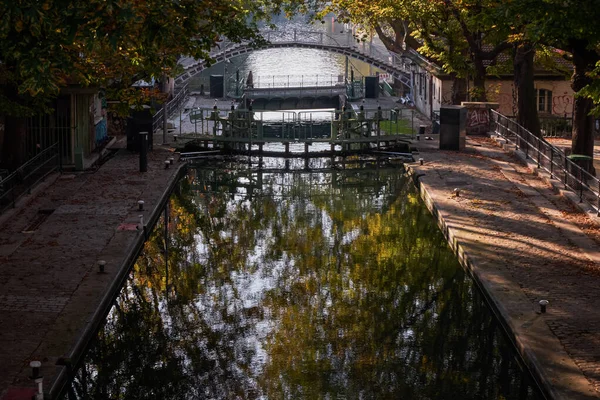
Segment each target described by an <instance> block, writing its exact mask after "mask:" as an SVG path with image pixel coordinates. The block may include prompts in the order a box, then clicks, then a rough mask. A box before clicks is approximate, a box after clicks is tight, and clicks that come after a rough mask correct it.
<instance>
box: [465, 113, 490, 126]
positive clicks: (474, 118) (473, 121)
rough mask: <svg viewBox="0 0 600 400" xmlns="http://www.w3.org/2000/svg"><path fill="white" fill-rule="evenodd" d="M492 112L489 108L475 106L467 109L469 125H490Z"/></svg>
mask: <svg viewBox="0 0 600 400" xmlns="http://www.w3.org/2000/svg"><path fill="white" fill-rule="evenodd" d="M489 123H490V113H489V111H488V110H487V108H473V109H470V110H468V111H467V127H468V128H475V127H478V126H489Z"/></svg>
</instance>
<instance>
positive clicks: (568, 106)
mask: <svg viewBox="0 0 600 400" xmlns="http://www.w3.org/2000/svg"><path fill="white" fill-rule="evenodd" d="M571 113H573V96H570V95H568V94H564V95H562V96H553V97H552V114H558V115H567V114H569V115H570V114H571Z"/></svg>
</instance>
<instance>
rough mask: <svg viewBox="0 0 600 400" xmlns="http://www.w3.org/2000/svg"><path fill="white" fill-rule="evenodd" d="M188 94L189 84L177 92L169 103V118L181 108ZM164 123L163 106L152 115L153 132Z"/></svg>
mask: <svg viewBox="0 0 600 400" xmlns="http://www.w3.org/2000/svg"><path fill="white" fill-rule="evenodd" d="M187 95H188V85H187V84H186V85H185V86H183V88H181V89H180V90H179V91H178V92H177V94H176V95H175V96H174V97H173V98H172V99H171V100H169V102H168V103H167V119H168V118H169V117H170V116H171V115H173V113H174V112H175V111H177V110H179V109H180V108H181V106H182V104H183V102H184V101H185V99H186V97H187ZM162 125H163V108H162V107H161V108H160V110H158V111H157V112H156V113H155V114H154V115H152V132H156V131H157V130H159V129H161V127H162Z"/></svg>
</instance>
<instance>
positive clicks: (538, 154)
mask: <svg viewBox="0 0 600 400" xmlns="http://www.w3.org/2000/svg"><path fill="white" fill-rule="evenodd" d="M536 138H537V166H538V168H539V167H540V165H541V162H540V161H541V155H540V145H541V143H542V141H541V140H540V138H539V137H537V136H536Z"/></svg>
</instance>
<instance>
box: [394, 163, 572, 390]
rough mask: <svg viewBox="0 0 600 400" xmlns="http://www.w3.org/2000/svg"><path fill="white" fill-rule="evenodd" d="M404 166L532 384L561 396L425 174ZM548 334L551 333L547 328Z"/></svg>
mask: <svg viewBox="0 0 600 400" xmlns="http://www.w3.org/2000/svg"><path fill="white" fill-rule="evenodd" d="M405 168H406V170H407V172H408V174H409V176H410V177H411V178H412V180H413V182H414V183H415V185H416V186H417V189H418V191H419V194H420V196H421V198H422V199H423V201H424V202H425V204H426V206H427V208H428V209H429V211H430V212H431V213H432V215H433V217H434V218H435V219H436V221H437V223H438V226H439V227H440V230H441V231H442V233H443V235H444V237H445V238H446V240H447V241H448V244H449V245H450V248H451V249H452V251H453V252H454V253H455V254H456V256H457V258H458V260H459V262H460V264H461V265H462V266H463V268H464V269H465V270H466V271H468V272H469V274H470V275H471V277H472V278H473V280H474V281H475V284H476V285H477V286H478V288H479V290H480V291H481V293H482V294H483V296H484V298H485V299H486V301H487V303H488V304H489V305H490V309H491V311H492V313H494V315H495V316H496V318H497V319H498V321H499V322H500V325H501V326H502V328H503V329H504V331H505V332H506V334H507V336H508V338H509V340H510V341H511V342H512V344H513V346H514V347H515V348H516V349H517V353H518V354H519V356H520V358H521V361H522V363H523V365H524V366H525V367H526V368H527V369H528V371H529V372H530V374H531V376H532V377H533V379H534V380H535V384H536V385H537V386H538V387H539V389H540V391H541V392H542V395H543V396H544V397H546V398H547V399H563V398H564V397H562V396H560V395H559V394H558V393H557V391H556V390H555V388H554V386H553V385H551V378H550V377H548V376H547V374H546V373H545V372H544V370H543V369H542V367H541V365H540V363H539V362H538V359H537V357H536V356H535V354H534V353H533V351H532V350H531V349H530V348H529V346H528V345H527V344H526V342H527V340H526V339H525V338H523V337H522V336H521V335H519V334H518V332H519V329H518V326H517V324H516V321H513V319H512V318H511V316H510V313H509V312H508V310H507V309H506V308H505V307H504V305H503V304H502V303H500V302H499V301H497V300H496V298H495V296H494V292H493V289H492V286H493V285H492V284H491V282H488V281H486V280H485V278H484V277H483V276H482V274H480V270H479V268H478V267H477V266H476V265H475V264H474V263H473V262H472V260H471V257H470V256H469V254H468V253H467V251H466V250H465V249H464V247H463V246H462V245H461V244H460V243H459V241H458V239H457V238H456V236H455V233H454V231H453V230H452V229H451V228H449V227H448V224H447V223H446V221H445V220H444V218H443V216H442V215H441V212H440V211H439V209H438V208H437V206H436V204H435V202H434V200H433V197H432V196H431V195H430V193H429V191H428V189H427V184H425V183H423V182H421V181H420V178H421V176H424V174H419V173H418V171H416V170H415V169H414V168H413V167H412V166H409V165H406V166H405ZM544 324H545V323H544ZM546 328H547V329H548V331H549V328H548V327H547V326H546ZM549 334H552V333H551V332H549Z"/></svg>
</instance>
